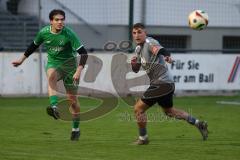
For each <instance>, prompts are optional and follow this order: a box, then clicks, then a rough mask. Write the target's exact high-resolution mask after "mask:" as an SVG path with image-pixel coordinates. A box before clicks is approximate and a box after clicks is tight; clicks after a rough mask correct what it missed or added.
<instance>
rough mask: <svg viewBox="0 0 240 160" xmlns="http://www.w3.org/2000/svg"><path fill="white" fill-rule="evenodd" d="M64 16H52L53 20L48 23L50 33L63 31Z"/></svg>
mask: <svg viewBox="0 0 240 160" xmlns="http://www.w3.org/2000/svg"><path fill="white" fill-rule="evenodd" d="M64 20H65V18H64V16H63V15H60V14H57V15H55V16H53V20H51V21H50V23H51V26H52V31H53V32H59V31H61V30H62V29H63V27H64Z"/></svg>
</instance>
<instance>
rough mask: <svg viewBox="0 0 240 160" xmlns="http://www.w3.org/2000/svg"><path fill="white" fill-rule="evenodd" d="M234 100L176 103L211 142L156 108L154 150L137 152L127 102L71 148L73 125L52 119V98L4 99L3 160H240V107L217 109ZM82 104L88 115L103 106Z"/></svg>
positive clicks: (0, 101) (0, 102) (0, 115)
mask: <svg viewBox="0 0 240 160" xmlns="http://www.w3.org/2000/svg"><path fill="white" fill-rule="evenodd" d="M232 100H240V96H234V97H221V96H219V97H216V96H213V97H177V98H175V106H178V107H179V108H182V109H184V110H186V111H189V112H191V113H192V114H193V115H194V116H195V117H198V118H200V119H205V120H207V121H208V124H209V131H210V134H209V139H208V140H207V141H202V138H201V136H200V133H199V132H198V130H197V129H196V128H194V127H193V126H190V125H189V124H187V123H186V122H183V121H177V120H173V119H166V117H164V116H163V114H162V112H161V109H160V108H159V107H157V106H154V107H153V108H151V109H150V110H149V111H148V115H149V120H150V121H151V122H149V123H148V135H149V138H150V144H149V145H146V146H136V145H133V143H132V142H133V141H134V140H135V139H136V138H137V127H136V123H135V121H134V118H133V109H132V108H131V107H130V106H128V105H126V104H125V103H124V102H123V101H121V100H119V106H118V108H117V109H115V110H114V111H113V112H111V113H110V114H107V115H106V116H104V117H101V118H98V119H95V120H91V121H89V122H82V123H81V124H80V125H81V132H82V134H81V137H80V140H79V141H78V142H71V141H70V140H69V137H70V130H71V122H64V121H56V120H54V119H52V118H51V117H48V116H47V114H46V111H45V109H46V106H47V105H48V99H47V98H0V160H88V159H89V160H146V159H149V160H159V159H162V160H176V159H178V160H181V159H184V160H188V159H189V160H208V159H211V160H226V159H231V160H238V159H240V127H239V126H240V105H227V104H225V105H224V104H217V103H216V101H232ZM80 102H81V105H82V108H83V110H88V109H89V108H90V107H91V106H94V105H95V106H96V104H98V103H99V101H95V100H88V99H86V98H80ZM159 115H161V116H159Z"/></svg>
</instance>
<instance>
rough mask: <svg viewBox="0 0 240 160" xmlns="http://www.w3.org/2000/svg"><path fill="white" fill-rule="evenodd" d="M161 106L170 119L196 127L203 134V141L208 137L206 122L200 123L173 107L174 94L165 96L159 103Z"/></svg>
mask: <svg viewBox="0 0 240 160" xmlns="http://www.w3.org/2000/svg"><path fill="white" fill-rule="evenodd" d="M158 103H159V105H161V106H162V108H163V111H164V112H165V114H166V115H167V116H169V117H174V118H176V119H180V120H185V121H187V122H188V123H189V124H191V125H194V126H196V127H197V128H198V129H199V131H200V132H201V134H202V137H203V140H206V139H207V137H208V130H207V123H206V122H204V121H199V120H198V119H197V118H195V117H193V116H191V115H190V114H189V113H187V112H185V111H184V110H181V109H177V108H175V107H173V92H172V93H169V94H168V95H166V96H163V97H161V98H160V99H159V101H158Z"/></svg>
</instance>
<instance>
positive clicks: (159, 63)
mask: <svg viewBox="0 0 240 160" xmlns="http://www.w3.org/2000/svg"><path fill="white" fill-rule="evenodd" d="M132 36H133V39H134V41H135V43H136V45H137V46H136V49H135V54H136V55H135V56H133V57H132V59H131V65H132V70H133V71H134V72H136V73H137V72H138V71H139V70H140V67H142V68H143V69H144V70H145V71H146V72H147V75H148V77H149V79H150V87H149V88H148V89H147V90H146V91H145V92H144V94H143V96H142V97H141V98H140V99H139V100H138V101H137V102H136V104H135V105H134V112H135V116H136V120H137V125H138V128H139V137H138V139H137V141H136V144H138V145H144V144H148V143H149V139H148V135H147V128H146V125H147V116H146V113H145V112H146V110H147V109H149V108H150V107H151V106H153V105H154V104H155V103H158V105H160V106H161V107H162V109H163V111H164V112H165V114H166V115H167V116H169V117H174V118H176V119H181V120H185V121H187V122H188V123H189V124H191V125H194V126H196V127H197V128H198V129H199V131H200V133H201V135H202V137H203V140H206V139H207V138H208V130H207V123H206V122H205V121H200V120H198V119H196V118H194V117H192V116H191V115H190V114H189V113H187V112H185V111H183V110H180V109H177V108H175V107H174V106H173V94H174V90H175V85H174V81H173V79H172V77H171V75H170V73H169V70H168V67H167V65H166V62H167V63H172V59H171V57H170V53H169V52H168V51H167V50H166V49H165V48H164V47H163V46H161V45H160V44H159V42H158V41H157V40H155V39H153V38H151V37H147V32H146V29H145V26H144V25H143V24H141V23H136V24H135V25H134V26H133V29H132Z"/></svg>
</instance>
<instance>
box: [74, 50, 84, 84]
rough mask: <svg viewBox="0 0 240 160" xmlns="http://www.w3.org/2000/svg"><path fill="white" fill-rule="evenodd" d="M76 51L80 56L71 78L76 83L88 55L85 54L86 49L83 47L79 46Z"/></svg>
mask: <svg viewBox="0 0 240 160" xmlns="http://www.w3.org/2000/svg"><path fill="white" fill-rule="evenodd" d="M77 52H78V53H79V54H80V55H81V58H80V61H79V65H78V67H77V70H76V72H75V73H74V75H73V80H74V81H75V82H77V83H78V82H79V79H80V75H81V72H82V69H83V68H84V66H85V64H86V62H87V58H88V55H87V51H86V49H85V48H84V47H81V48H79V49H78V50H77Z"/></svg>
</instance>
